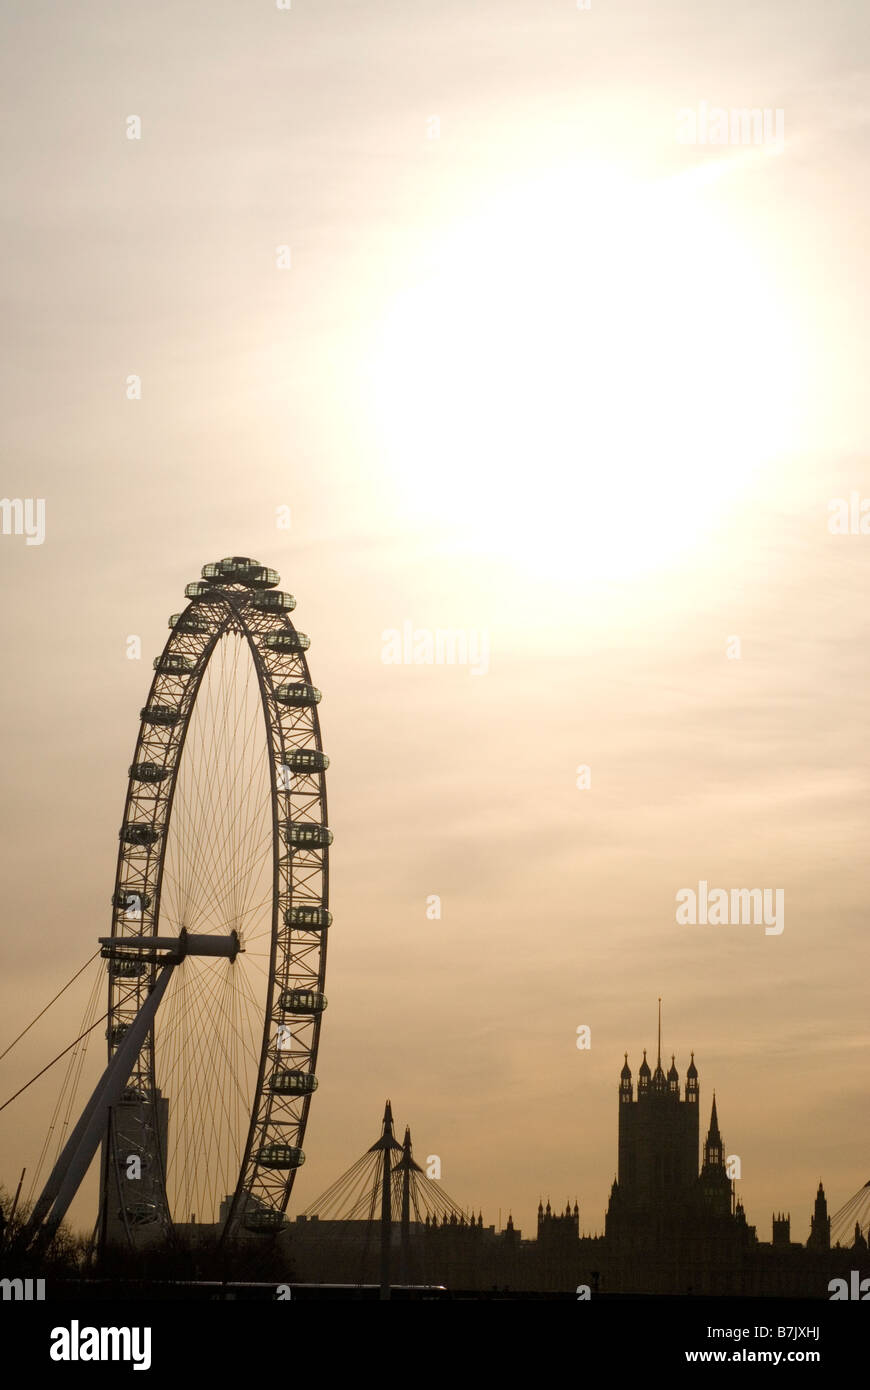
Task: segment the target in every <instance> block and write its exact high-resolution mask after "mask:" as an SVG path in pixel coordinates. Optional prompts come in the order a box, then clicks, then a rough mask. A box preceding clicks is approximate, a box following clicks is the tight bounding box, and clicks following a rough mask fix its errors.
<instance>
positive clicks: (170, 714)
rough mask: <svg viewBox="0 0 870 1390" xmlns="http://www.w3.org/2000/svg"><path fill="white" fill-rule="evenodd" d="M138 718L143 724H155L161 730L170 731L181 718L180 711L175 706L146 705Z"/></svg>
mask: <svg viewBox="0 0 870 1390" xmlns="http://www.w3.org/2000/svg"><path fill="white" fill-rule="evenodd" d="M139 718H140V719H141V720H142V723H143V724H156V725H157V726H158V727H159V728H161V729H171V728H172V725H173V724H177V723H178V721H179V719H180V718H181V711H180V710H178V709H176V707H175V705H151V706H148V705H146V706H145V708H144V709H140V711H139Z"/></svg>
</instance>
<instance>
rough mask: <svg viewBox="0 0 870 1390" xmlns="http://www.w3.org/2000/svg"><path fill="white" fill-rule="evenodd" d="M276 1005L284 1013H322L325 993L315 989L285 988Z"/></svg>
mask: <svg viewBox="0 0 870 1390" xmlns="http://www.w3.org/2000/svg"><path fill="white" fill-rule="evenodd" d="M278 1007H279V1009H280V1010H281V1011H282V1013H285V1014H307V1015H310V1014H322V1013H323V1010H324V1009H325V1008H326V995H325V994H321V993H320V991H319V990H317V989H285V990H283V991H282V993H281V998H280V1000H279V1001H278Z"/></svg>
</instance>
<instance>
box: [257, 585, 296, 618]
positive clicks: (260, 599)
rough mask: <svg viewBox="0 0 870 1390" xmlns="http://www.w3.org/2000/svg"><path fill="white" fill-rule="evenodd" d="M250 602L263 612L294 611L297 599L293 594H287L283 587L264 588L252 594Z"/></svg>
mask: <svg viewBox="0 0 870 1390" xmlns="http://www.w3.org/2000/svg"><path fill="white" fill-rule="evenodd" d="M250 604H251V607H252V608H257V609H259V611H260V612H261V613H292V612H293V609H294V608H295V607H296V600H295V598H294V597H293V595H292V594H285V593H284V592H283V591H282V590H281V589H263V590H262V592H260V591H258V592H257V593H254V594H252V595H251V598H250Z"/></svg>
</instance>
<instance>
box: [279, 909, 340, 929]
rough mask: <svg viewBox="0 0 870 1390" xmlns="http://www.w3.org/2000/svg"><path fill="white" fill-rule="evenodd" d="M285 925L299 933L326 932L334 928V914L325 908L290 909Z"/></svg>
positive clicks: (285, 917)
mask: <svg viewBox="0 0 870 1390" xmlns="http://www.w3.org/2000/svg"><path fill="white" fill-rule="evenodd" d="M284 925H285V926H288V927H296V929H297V930H298V931H325V930H326V928H327V927H331V926H332V913H331V912H328V911H327V909H326V908H325V907H288V909H287V911H286V912H285V913H284Z"/></svg>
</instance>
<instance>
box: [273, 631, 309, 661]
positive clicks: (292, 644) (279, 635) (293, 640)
mask: <svg viewBox="0 0 870 1390" xmlns="http://www.w3.org/2000/svg"><path fill="white" fill-rule="evenodd" d="M263 646H264V647H266V648H268V650H269V651H270V652H284V653H286V654H288V655H289V654H290V653H291V652H307V651H308V648H309V647H310V646H311V638H310V637H309V636H308V634H307V633H305V632H296V631H295V630H294V631H293V632H267V633H266V636H265V637H264V638H263Z"/></svg>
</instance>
